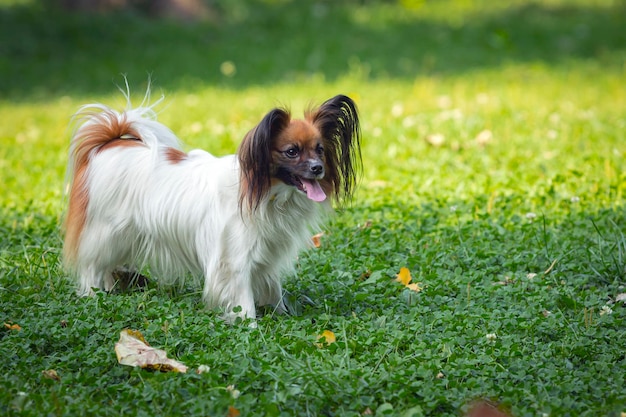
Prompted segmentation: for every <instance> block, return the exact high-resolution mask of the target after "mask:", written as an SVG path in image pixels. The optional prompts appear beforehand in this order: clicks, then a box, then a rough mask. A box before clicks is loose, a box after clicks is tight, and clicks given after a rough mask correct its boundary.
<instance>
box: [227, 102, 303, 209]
mask: <svg viewBox="0 0 626 417" xmlns="http://www.w3.org/2000/svg"><path fill="white" fill-rule="evenodd" d="M290 120H291V115H290V114H289V112H288V111H287V110H284V109H274V110H272V111H270V112H269V113H267V114H266V115H265V117H264V118H263V120H261V122H260V123H259V124H258V125H257V126H256V127H255V128H254V129H252V130H251V131H250V132H248V133H247V134H246V136H245V137H244V139H243V141H242V142H241V145H239V150H238V151H237V155H238V158H239V165H240V167H241V189H240V191H239V208H240V209H241V208H243V206H244V205H246V206H247V207H248V208H249V209H250V210H255V209H256V208H258V206H259V204H260V203H261V200H262V199H263V197H264V196H265V195H266V194H267V192H268V191H269V189H270V187H271V183H272V177H271V174H272V171H271V170H272V147H273V144H274V141H275V140H276V138H277V137H278V135H279V134H280V132H282V131H283V129H285V128H286V127H287V126H288V125H289V121H290Z"/></svg>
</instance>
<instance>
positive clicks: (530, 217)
mask: <svg viewBox="0 0 626 417" xmlns="http://www.w3.org/2000/svg"><path fill="white" fill-rule="evenodd" d="M526 218H527V219H528V220H534V219H536V218H537V215H536V214H535V213H533V212H532V211H529V212H528V213H526Z"/></svg>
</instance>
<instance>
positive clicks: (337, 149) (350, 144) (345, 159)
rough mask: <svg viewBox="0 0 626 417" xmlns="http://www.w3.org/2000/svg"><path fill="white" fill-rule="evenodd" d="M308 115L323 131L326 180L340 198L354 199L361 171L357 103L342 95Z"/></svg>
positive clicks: (333, 193) (325, 184)
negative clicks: (355, 187)
mask: <svg viewBox="0 0 626 417" xmlns="http://www.w3.org/2000/svg"><path fill="white" fill-rule="evenodd" d="M306 118H307V119H308V120H309V121H310V122H311V123H313V124H314V125H315V126H317V128H318V129H319V130H320V132H321V133H322V137H323V139H324V153H325V155H324V156H325V159H326V175H325V176H324V179H323V180H322V182H323V183H324V186H325V188H326V190H327V191H329V192H331V193H332V195H333V197H334V198H335V199H336V200H339V201H342V200H343V201H345V200H350V198H352V193H353V191H354V186H355V185H356V182H357V176H358V174H359V172H360V171H361V167H362V161H361V128H360V126H359V114H358V110H357V107H356V104H355V103H354V101H352V99H351V98H350V97H346V96H344V95H338V96H336V97H333V98H331V99H330V100H328V101H326V102H325V103H324V104H322V105H321V106H320V107H319V108H318V109H317V110H315V111H309V112H308V113H307V115H306Z"/></svg>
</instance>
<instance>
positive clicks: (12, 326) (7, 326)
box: [4, 323, 22, 332]
mask: <svg viewBox="0 0 626 417" xmlns="http://www.w3.org/2000/svg"><path fill="white" fill-rule="evenodd" d="M4 328H5V329H7V330H17V331H18V332H19V331H20V330H22V328H21V327H20V325H19V324H15V323H13V324H9V323H4Z"/></svg>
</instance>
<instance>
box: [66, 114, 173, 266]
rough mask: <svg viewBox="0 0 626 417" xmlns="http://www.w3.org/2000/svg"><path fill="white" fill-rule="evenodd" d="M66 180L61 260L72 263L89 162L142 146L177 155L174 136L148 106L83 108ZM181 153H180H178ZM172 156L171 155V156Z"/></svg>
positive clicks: (82, 217)
mask: <svg viewBox="0 0 626 417" xmlns="http://www.w3.org/2000/svg"><path fill="white" fill-rule="evenodd" d="M73 122H74V125H75V126H76V127H75V130H74V134H73V135H72V139H71V142H70V157H69V159H70V161H69V165H68V175H67V179H68V181H69V186H68V187H67V190H68V191H69V207H68V211H67V213H66V217H65V225H64V226H65V245H64V253H63V255H64V261H65V263H66V265H67V266H68V267H70V268H71V267H72V266H73V265H74V264H75V262H76V257H77V250H78V246H79V240H80V234H81V231H82V229H83V226H84V224H85V219H86V215H87V205H88V202H89V194H88V187H87V180H88V171H89V164H90V161H91V159H92V158H93V157H94V156H95V155H96V154H98V153H99V152H101V151H103V150H105V149H112V148H122V147H133V146H143V147H147V148H149V149H152V150H154V151H155V155H156V152H157V150H158V149H160V148H167V149H169V150H170V152H172V153H174V152H181V151H180V150H179V149H180V144H179V141H178V139H177V138H176V136H175V135H174V134H173V133H172V132H171V131H170V130H169V129H167V128H166V127H165V126H163V125H162V124H160V123H158V122H156V114H155V112H154V110H152V108H151V107H140V108H136V109H131V110H128V111H125V112H121V113H120V112H117V111H115V110H113V109H111V108H109V107H107V106H105V105H102V104H90V105H86V106H83V107H82V108H81V109H80V110H79V111H78V112H77V113H76V114H75V115H74V118H73ZM181 153H182V152H181ZM173 157H175V155H173Z"/></svg>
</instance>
